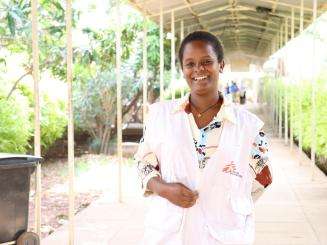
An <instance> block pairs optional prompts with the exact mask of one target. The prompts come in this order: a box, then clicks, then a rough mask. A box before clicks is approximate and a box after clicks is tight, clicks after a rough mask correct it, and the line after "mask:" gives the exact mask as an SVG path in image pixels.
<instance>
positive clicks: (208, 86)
mask: <svg viewBox="0 0 327 245" xmlns="http://www.w3.org/2000/svg"><path fill="white" fill-rule="evenodd" d="M223 67H224V62H221V63H218V58H217V56H216V53H215V52H214V50H213V48H212V46H211V45H210V44H209V43H207V42H205V41H193V42H189V43H188V44H186V45H185V49H184V53H183V67H182V69H183V73H184V77H185V79H186V81H187V83H188V85H189V87H190V89H191V92H192V93H196V94H199V95H204V94H207V93H208V92H212V91H218V79H219V71H220V70H221V71H222V69H223Z"/></svg>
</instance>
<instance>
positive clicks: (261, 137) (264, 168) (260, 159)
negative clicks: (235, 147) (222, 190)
mask: <svg viewBox="0 0 327 245" xmlns="http://www.w3.org/2000/svg"><path fill="white" fill-rule="evenodd" d="M268 150H269V145H268V140H267V136H266V135H265V133H264V132H263V131H260V132H259V134H258V135H257V137H256V138H255V141H254V143H253V145H252V149H251V162H250V168H251V170H250V171H251V174H252V177H253V185H252V198H253V200H254V201H257V200H258V199H259V198H260V197H261V195H262V194H263V192H264V190H265V188H267V187H268V186H269V185H270V184H271V183H272V174H271V166H270V161H269V156H268Z"/></svg>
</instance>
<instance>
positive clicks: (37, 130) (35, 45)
mask: <svg viewBox="0 0 327 245" xmlns="http://www.w3.org/2000/svg"><path fill="white" fill-rule="evenodd" d="M31 7H32V53H33V54H32V55H33V72H32V75H33V81H34V101H35V106H34V154H35V156H41V127H40V92H39V80H40V71H39V37H38V21H37V16H38V13H37V7H38V1H37V0H32V2H31ZM35 175H36V178H35V180H36V195H35V230H36V233H37V234H38V235H39V236H41V192H42V188H41V187H42V186H41V164H37V166H36V172H35Z"/></svg>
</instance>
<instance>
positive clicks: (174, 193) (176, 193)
mask: <svg viewBox="0 0 327 245" xmlns="http://www.w3.org/2000/svg"><path fill="white" fill-rule="evenodd" d="M166 185H167V190H166V191H165V193H164V196H163V197H165V198H166V199H167V200H168V201H170V202H171V203H173V204H175V205H177V206H180V207H182V208H190V207H192V206H193V205H194V204H195V202H196V200H197V199H198V197H199V193H198V192H197V191H191V190H190V189H189V188H187V187H186V186H185V185H183V184H181V183H167V184H166Z"/></svg>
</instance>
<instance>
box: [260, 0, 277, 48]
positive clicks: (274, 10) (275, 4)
mask: <svg viewBox="0 0 327 245" xmlns="http://www.w3.org/2000/svg"><path fill="white" fill-rule="evenodd" d="M277 2H278V0H275V1H273V2H272V3H273V6H272V10H271V12H272V13H273V14H274V13H275V12H276V8H277ZM268 18H269V17H268ZM268 27H269V24H268V23H267V24H266V30H265V31H264V33H262V36H263V35H264V34H266V33H267V31H268ZM276 33H278V30H277V32H276ZM262 44H263V38H262V37H260V40H258V44H257V47H256V50H257V51H258V49H259V47H261V45H262Z"/></svg>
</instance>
